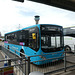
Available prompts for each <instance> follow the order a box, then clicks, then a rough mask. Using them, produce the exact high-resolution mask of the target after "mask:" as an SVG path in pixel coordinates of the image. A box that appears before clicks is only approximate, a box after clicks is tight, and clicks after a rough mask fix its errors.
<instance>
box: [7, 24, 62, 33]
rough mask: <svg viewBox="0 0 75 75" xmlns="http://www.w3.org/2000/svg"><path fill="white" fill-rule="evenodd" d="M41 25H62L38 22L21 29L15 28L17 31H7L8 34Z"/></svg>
mask: <svg viewBox="0 0 75 75" xmlns="http://www.w3.org/2000/svg"><path fill="white" fill-rule="evenodd" d="M40 25H53V26H60V25H56V24H36V25H33V26H29V27H26V28H23V29H19V30H15V31H12V32H8V33H6V34H10V33H14V32H17V31H21V30H24V29H28V28H32V27H35V26H37V27H39V26H40ZM60 27H62V26H60Z"/></svg>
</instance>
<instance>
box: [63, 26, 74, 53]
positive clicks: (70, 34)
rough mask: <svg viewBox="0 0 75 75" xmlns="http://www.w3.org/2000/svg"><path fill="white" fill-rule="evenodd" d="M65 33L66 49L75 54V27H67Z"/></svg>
mask: <svg viewBox="0 0 75 75" xmlns="http://www.w3.org/2000/svg"><path fill="white" fill-rule="evenodd" d="M63 32H64V47H65V50H66V51H68V52H75V46H74V45H75V26H72V27H66V28H64V29H63Z"/></svg>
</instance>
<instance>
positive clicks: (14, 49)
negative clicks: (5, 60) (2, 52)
mask: <svg viewBox="0 0 75 75" xmlns="http://www.w3.org/2000/svg"><path fill="white" fill-rule="evenodd" d="M4 47H5V48H6V49H8V47H9V50H10V51H12V52H14V53H16V54H17V55H20V50H21V49H22V46H20V45H14V44H8V43H4ZM18 51H19V52H18Z"/></svg>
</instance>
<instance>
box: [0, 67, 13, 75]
mask: <svg viewBox="0 0 75 75" xmlns="http://www.w3.org/2000/svg"><path fill="white" fill-rule="evenodd" d="M0 75H14V71H13V67H5V68H3V69H1V70H0Z"/></svg>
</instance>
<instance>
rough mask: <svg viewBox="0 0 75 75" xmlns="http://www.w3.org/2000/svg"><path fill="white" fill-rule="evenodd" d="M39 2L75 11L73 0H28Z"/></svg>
mask: <svg viewBox="0 0 75 75" xmlns="http://www.w3.org/2000/svg"><path fill="white" fill-rule="evenodd" d="M29 1H34V2H39V3H44V4H47V5H51V6H55V7H59V8H63V9H67V10H71V11H74V12H75V0H29Z"/></svg>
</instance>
